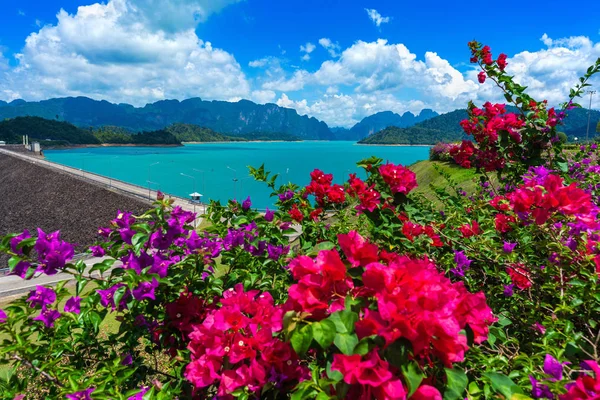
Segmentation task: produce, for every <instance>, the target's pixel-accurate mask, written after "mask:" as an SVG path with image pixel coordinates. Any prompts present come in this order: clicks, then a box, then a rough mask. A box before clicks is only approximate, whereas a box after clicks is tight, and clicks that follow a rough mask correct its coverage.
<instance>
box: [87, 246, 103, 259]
mask: <svg viewBox="0 0 600 400" xmlns="http://www.w3.org/2000/svg"><path fill="white" fill-rule="evenodd" d="M90 251H91V252H92V255H93V256H94V257H102V256H103V255H105V254H106V251H104V248H103V247H102V246H91V247H90Z"/></svg>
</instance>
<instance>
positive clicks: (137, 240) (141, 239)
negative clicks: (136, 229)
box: [131, 233, 148, 253]
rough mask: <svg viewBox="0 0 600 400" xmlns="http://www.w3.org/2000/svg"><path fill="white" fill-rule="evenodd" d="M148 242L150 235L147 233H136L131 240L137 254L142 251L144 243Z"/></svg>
mask: <svg viewBox="0 0 600 400" xmlns="http://www.w3.org/2000/svg"><path fill="white" fill-rule="evenodd" d="M147 241H148V235H147V234H145V233H136V234H135V235H133V237H132V238H131V245H132V246H133V250H134V251H135V252H136V253H137V252H139V251H140V249H141V248H142V246H143V245H144V243H146V242H147Z"/></svg>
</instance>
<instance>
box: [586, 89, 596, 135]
mask: <svg viewBox="0 0 600 400" xmlns="http://www.w3.org/2000/svg"><path fill="white" fill-rule="evenodd" d="M588 93H589V94H590V107H589V108H588V124H587V131H586V132H585V141H586V142H587V141H588V140H589V135H590V119H591V118H592V96H593V95H595V94H596V91H595V90H589V91H588Z"/></svg>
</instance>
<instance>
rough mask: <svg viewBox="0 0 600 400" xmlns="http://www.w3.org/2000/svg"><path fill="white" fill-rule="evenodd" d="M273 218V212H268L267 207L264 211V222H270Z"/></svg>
mask: <svg viewBox="0 0 600 400" xmlns="http://www.w3.org/2000/svg"><path fill="white" fill-rule="evenodd" d="M274 216H275V211H271V210H269V207H267V210H266V211H265V221H267V222H272V221H273V217H274Z"/></svg>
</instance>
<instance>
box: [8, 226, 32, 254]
mask: <svg viewBox="0 0 600 400" xmlns="http://www.w3.org/2000/svg"><path fill="white" fill-rule="evenodd" d="M30 237H31V235H30V234H29V231H28V230H27V229H25V230H24V231H23V233H21V234H20V235H19V236H16V237H14V238H12V239H10V249H11V250H12V251H13V253H15V254H18V255H22V254H23V250H21V249H18V248H17V247H18V246H19V243H21V242H22V241H23V240H25V239H29V238H30Z"/></svg>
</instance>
